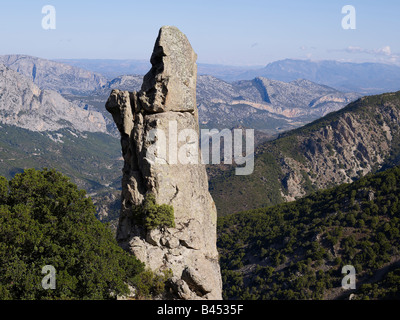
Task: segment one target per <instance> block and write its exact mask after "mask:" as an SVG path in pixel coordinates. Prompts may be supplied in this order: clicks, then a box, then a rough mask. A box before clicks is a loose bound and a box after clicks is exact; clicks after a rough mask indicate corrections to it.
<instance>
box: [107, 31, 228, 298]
mask: <svg viewBox="0 0 400 320" xmlns="http://www.w3.org/2000/svg"><path fill="white" fill-rule="evenodd" d="M196 59H197V55H196V54H195V52H194V51H193V49H192V47H191V45H190V43H189V41H188V40H187V38H186V36H185V35H184V34H182V33H181V32H180V31H179V30H178V29H177V28H175V27H169V26H166V27H162V28H161V29H160V32H159V35H158V38H157V40H156V43H155V46H154V51H153V54H152V56H151V64H152V68H151V70H150V71H149V72H148V73H147V74H146V75H145V76H144V80H143V84H142V87H141V90H140V91H139V92H128V91H119V90H113V91H112V93H111V95H110V97H109V99H108V101H107V103H106V108H107V110H108V111H109V112H110V113H111V114H112V116H113V119H114V121H115V122H116V124H117V127H118V129H119V131H120V133H121V145H122V154H123V157H124V168H123V179H122V208H121V214H120V218H119V225H118V230H117V240H118V242H119V244H120V245H121V246H122V247H123V248H125V249H126V250H128V251H129V252H131V253H133V254H134V255H135V256H136V257H138V258H139V259H140V260H141V261H143V262H145V264H146V265H147V266H148V267H150V268H151V269H152V270H154V271H156V272H161V271H164V270H171V271H172V273H173V276H172V278H171V279H170V280H169V285H168V287H169V289H170V293H171V294H172V297H173V298H178V299H221V290H222V281H221V275H220V267H219V262H218V252H217V248H216V219H217V212H216V207H215V204H214V201H213V199H212V198H211V195H210V194H209V192H208V181H207V174H206V170H205V167H204V165H202V164H200V163H201V162H200V152H199V146H198V140H197V139H196V138H193V137H192V138H190V137H186V140H185V141H180V139H179V140H178V137H177V136H174V135H173V134H171V133H169V134H168V132H169V130H170V129H171V127H174V126H175V129H176V130H177V132H182V130H192V132H193V131H194V132H197V133H198V130H199V128H198V113H197V107H196V76H197V66H196ZM161 131H162V132H165V133H167V135H166V137H167V140H168V141H166V145H168V146H169V147H168V152H169V156H163V155H162V154H161V153H160V150H159V149H158V148H154V146H155V144H156V142H157V139H161V134H160V132H161ZM174 142H175V143H177V146H176V148H175V151H177V150H181V147H182V146H184V145H186V146H188V145H190V146H191V147H190V148H188V149H186V156H189V159H191V160H193V161H188V163H187V164H182V163H181V162H180V163H178V162H177V161H174V158H175V156H174V155H173V153H174V148H173V144H174ZM175 160H176V159H175ZM149 199H151V200H149ZM151 201H154V202H155V203H150V202H151ZM149 203H150V204H149ZM150 207H151V208H152V209H149V208H150ZM155 208H160V210H159V211H157V210H158V209H155ZM161 208H163V209H162V210H161ZM171 208H172V212H173V216H172V221H171V215H170V214H171ZM151 210H153V211H152V214H153V216H151V213H150V211H151ZM154 210H155V211H156V212H154ZM166 212H168V213H169V216H168V217H169V220H168V219H166V220H163V218H164V216H162V215H165V214H166ZM167 220H168V223H167ZM156 221H157V223H156Z"/></svg>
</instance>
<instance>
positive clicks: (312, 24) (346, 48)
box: [0, 0, 400, 65]
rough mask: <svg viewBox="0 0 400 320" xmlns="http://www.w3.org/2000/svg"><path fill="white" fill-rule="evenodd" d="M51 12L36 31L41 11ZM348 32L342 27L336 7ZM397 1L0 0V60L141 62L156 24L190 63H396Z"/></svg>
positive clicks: (399, 51) (399, 49) (399, 58)
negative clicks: (347, 11) (187, 51)
mask: <svg viewBox="0 0 400 320" xmlns="http://www.w3.org/2000/svg"><path fill="white" fill-rule="evenodd" d="M44 5H53V6H54V7H55V9H56V29H55V30H44V29H43V28H42V26H41V21H42V18H43V17H44V15H43V14H42V7H43V6H44ZM345 5H352V6H354V7H355V9H356V29H355V30H344V29H343V28H342V24H341V21H342V18H343V17H344V14H342V12H341V10H342V7H343V6H345ZM399 12H400V1H398V0H392V1H387V0H381V1H377V0H346V1H339V0H329V1H328V0H324V1H322V0H319V1H316V0H308V1H300V0H297V1H296V0H279V1H277V0H273V1H267V0H240V1H239V0H229V1H228V0H213V1H209V0H202V1H200V0H196V1H194V0H163V1H161V0H153V1H144V0H143V1H135V0H133V1H127V0H125V1H124V0H113V1H102V0H97V1H95V0H80V1H76V0H69V1H66V0H46V1H42V0H13V1H11V0H6V1H5V0H2V1H1V2H0V54H12V53H13V54H14V53H21V54H29V55H34V56H39V57H43V58H49V59H54V58H95V59H102V58H104V59H146V60H148V59H149V57H150V54H151V52H152V49H153V45H154V41H155V39H156V37H157V33H158V30H159V28H160V27H161V26H162V25H175V26H177V27H178V28H179V29H180V30H181V31H182V32H184V33H185V34H186V35H187V36H188V38H189V41H190V42H191V44H192V46H193V48H194V50H195V51H196V53H197V54H198V62H202V63H212V64H226V65H265V64H267V63H269V62H272V61H276V60H280V59H285V58H293V59H312V60H323V59H334V60H341V61H354V62H364V61H379V62H386V63H396V64H399V65H400V37H399V34H400V19H399V18H398V14H399Z"/></svg>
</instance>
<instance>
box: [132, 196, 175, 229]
mask: <svg viewBox="0 0 400 320" xmlns="http://www.w3.org/2000/svg"><path fill="white" fill-rule="evenodd" d="M133 215H134V218H135V220H136V223H139V224H141V225H143V226H144V227H145V228H146V229H147V230H152V229H155V228H158V227H167V228H168V227H169V228H174V227H175V217H174V208H173V207H172V206H170V205H167V204H161V205H158V204H156V198H155V196H154V194H152V193H148V194H146V196H145V199H144V201H143V204H142V205H138V206H135V207H134V209H133Z"/></svg>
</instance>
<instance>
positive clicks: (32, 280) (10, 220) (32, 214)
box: [0, 169, 165, 299]
mask: <svg viewBox="0 0 400 320" xmlns="http://www.w3.org/2000/svg"><path fill="white" fill-rule="evenodd" d="M46 265H51V266H53V267H54V268H55V270H56V289H54V290H53V289H48V290H45V289H43V287H42V279H43V277H44V276H45V275H44V274H42V268H43V267H44V266H46ZM164 281H165V279H164V277H163V276H155V275H154V274H152V273H151V272H150V271H147V270H144V266H143V264H142V263H140V262H139V261H138V260H137V259H136V258H134V257H133V256H132V255H129V254H128V253H126V252H125V251H123V250H122V249H121V248H120V247H119V246H118V245H117V243H116V241H115V239H114V236H113V235H112V233H111V231H110V230H109V229H108V228H107V226H106V225H105V224H102V223H101V222H99V221H98V220H97V219H96V218H95V208H94V206H93V203H92V201H91V199H90V198H87V197H86V193H85V191H83V190H78V188H77V187H76V185H74V184H72V183H71V182H70V181H69V179H68V178H66V177H65V176H63V175H62V174H60V173H58V172H56V171H55V170H47V169H44V170H42V171H37V170H34V169H29V170H26V171H25V172H24V173H21V174H17V175H16V176H15V177H14V178H13V179H12V180H11V181H7V179H5V178H4V177H0V299H110V298H113V297H115V296H116V295H124V294H126V293H128V286H127V284H131V285H133V286H135V287H136V288H137V290H138V291H137V294H138V296H139V297H141V296H142V297H143V296H149V295H154V294H159V293H161V292H162V291H163V290H164Z"/></svg>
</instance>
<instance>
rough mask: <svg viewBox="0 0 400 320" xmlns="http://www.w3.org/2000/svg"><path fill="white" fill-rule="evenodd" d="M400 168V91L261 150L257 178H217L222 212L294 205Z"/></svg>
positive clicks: (214, 188)
mask: <svg viewBox="0 0 400 320" xmlns="http://www.w3.org/2000/svg"><path fill="white" fill-rule="evenodd" d="M399 164H400V91H398V92H396V93H386V94H382V95H376V96H367V97H363V98H361V99H358V100H357V101H355V102H352V103H350V104H349V105H348V106H346V107H345V108H343V109H341V110H339V111H336V112H333V113H330V114H328V115H326V116H325V117H323V118H321V119H318V120H316V121H314V122H312V123H310V124H308V125H306V126H303V127H301V128H298V129H295V130H291V131H289V132H285V133H283V134H281V135H280V136H279V137H278V138H277V139H275V140H273V141H269V142H265V143H263V144H261V145H260V146H258V148H257V150H256V153H255V166H254V168H255V169H254V172H253V174H251V175H249V176H236V175H235V174H234V169H232V168H230V169H229V170H227V171H222V172H220V174H219V175H218V174H216V172H213V173H214V175H213V177H212V178H211V181H210V190H211V194H212V196H213V198H214V200H215V203H216V205H217V209H218V212H219V214H221V215H225V214H231V213H234V212H238V211H242V210H249V209H255V208H260V207H265V206H269V205H273V204H278V203H281V202H285V201H293V200H295V199H298V198H301V197H304V196H306V195H308V194H310V193H312V192H314V191H316V190H320V189H326V188H330V187H333V186H337V185H340V184H343V183H349V182H352V181H355V180H357V179H359V178H360V177H362V176H365V175H366V174H368V173H374V172H377V171H379V170H383V169H385V168H390V167H393V166H395V165H399Z"/></svg>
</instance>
